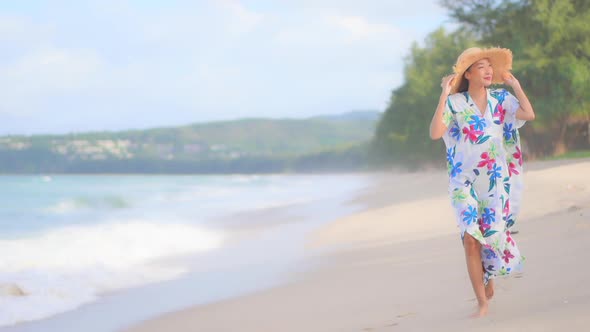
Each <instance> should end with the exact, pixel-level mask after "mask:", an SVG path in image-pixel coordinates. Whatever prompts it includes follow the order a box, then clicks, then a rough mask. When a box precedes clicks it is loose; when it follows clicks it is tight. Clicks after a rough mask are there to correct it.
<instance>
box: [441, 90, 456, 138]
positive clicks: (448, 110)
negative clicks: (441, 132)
mask: <svg viewBox="0 0 590 332" xmlns="http://www.w3.org/2000/svg"><path fill="white" fill-rule="evenodd" d="M454 113H455V112H454V110H453V105H452V104H451V97H450V96H449V97H447V101H446V103H445V109H444V111H443V115H442V121H443V123H444V124H445V126H447V131H448V129H449V128H450V127H451V124H452V123H453V117H454V116H455V114H454Z"/></svg>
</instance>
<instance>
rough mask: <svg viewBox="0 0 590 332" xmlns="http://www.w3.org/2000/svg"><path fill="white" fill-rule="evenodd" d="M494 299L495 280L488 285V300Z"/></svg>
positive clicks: (491, 280)
mask: <svg viewBox="0 0 590 332" xmlns="http://www.w3.org/2000/svg"><path fill="white" fill-rule="evenodd" d="M492 297H494V279H490V280H489V281H488V284H487V285H486V298H487V299H488V300H491V299H492Z"/></svg>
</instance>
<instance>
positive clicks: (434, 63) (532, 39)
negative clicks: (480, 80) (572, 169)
mask: <svg viewBox="0 0 590 332" xmlns="http://www.w3.org/2000/svg"><path fill="white" fill-rule="evenodd" d="M442 5H443V6H444V7H446V8H447V9H448V10H449V13H450V16H451V18H452V19H453V20H454V21H455V22H456V23H457V24H458V27H457V29H456V30H454V31H451V32H449V31H445V30H444V29H442V28H440V29H438V30H436V31H434V32H432V33H431V34H430V35H429V36H428V37H427V39H426V40H425V42H424V44H423V45H422V46H421V45H419V44H417V43H415V44H414V45H413V46H412V48H411V50H410V52H409V55H408V56H407V58H406V64H405V71H404V75H405V82H404V84H403V85H402V86H401V87H399V88H397V89H395V90H394V91H393V92H392V94H391V99H390V102H389V105H388V107H387V110H386V111H385V113H384V114H383V115H382V118H381V120H380V122H379V124H378V126H377V130H376V133H375V138H374V139H373V141H372V143H371V149H370V156H371V160H372V162H373V163H376V164H379V165H387V164H392V163H398V164H400V163H401V164H406V165H424V164H428V163H433V162H434V163H438V162H441V161H442V162H444V155H443V149H442V147H441V145H442V142H440V141H435V142H433V141H431V140H430V139H429V137H428V127H429V125H430V119H431V118H432V115H433V112H434V108H435V107H436V104H437V102H438V97H439V96H440V91H441V88H440V81H441V78H442V77H443V76H445V75H448V74H450V73H451V72H452V65H453V64H454V63H455V61H456V59H457V56H458V55H459V54H460V53H461V52H462V51H463V50H464V49H466V48H468V47H472V46H480V47H490V46H500V47H505V48H509V49H511V50H512V52H513V54H514V63H513V68H514V70H513V73H514V75H515V76H516V77H517V78H518V79H519V81H520V82H521V85H522V86H523V88H524V90H525V92H526V93H527V95H528V96H529V99H530V100H531V102H532V103H533V106H534V108H535V111H536V114H537V119H536V120H535V121H534V122H531V123H530V124H527V125H526V126H525V127H523V129H522V130H521V137H522V138H523V142H524V143H523V148H524V151H525V156H526V157H528V158H538V157H544V156H550V155H559V154H562V153H564V152H567V151H568V150H576V149H589V148H590V145H589V140H588V131H589V119H590V104H589V99H590V93H589V91H588V87H589V83H588V82H590V24H588V22H590V1H585V0H557V1H556V0H520V1H510V0H500V1H498V0H444V1H442Z"/></svg>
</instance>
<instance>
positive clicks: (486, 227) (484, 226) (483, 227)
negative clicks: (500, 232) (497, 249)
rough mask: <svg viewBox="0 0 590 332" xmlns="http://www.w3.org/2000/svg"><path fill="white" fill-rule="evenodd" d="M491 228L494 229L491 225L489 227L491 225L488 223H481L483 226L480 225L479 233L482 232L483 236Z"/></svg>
mask: <svg viewBox="0 0 590 332" xmlns="http://www.w3.org/2000/svg"><path fill="white" fill-rule="evenodd" d="M491 227H492V226H491V225H489V224H486V223H481V224H479V231H480V232H481V233H482V234H485V232H486V231H487V230H488V229H490V228H491Z"/></svg>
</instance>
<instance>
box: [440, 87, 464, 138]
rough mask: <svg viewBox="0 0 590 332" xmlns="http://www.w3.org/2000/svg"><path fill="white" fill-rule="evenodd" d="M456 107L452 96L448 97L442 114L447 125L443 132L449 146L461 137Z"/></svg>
mask: <svg viewBox="0 0 590 332" xmlns="http://www.w3.org/2000/svg"><path fill="white" fill-rule="evenodd" d="M454 107H455V106H454V105H453V102H452V99H451V96H449V97H447V102H446V104H445V109H444V111H443V115H442V122H443V123H444V124H445V126H447V130H446V131H445V133H444V134H443V140H444V142H445V144H446V145H447V146H451V145H452V144H455V143H454V142H456V141H457V140H459V138H460V137H461V133H460V130H459V127H458V126H457V119H456V117H457V112H456V111H455V108H454Z"/></svg>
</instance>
